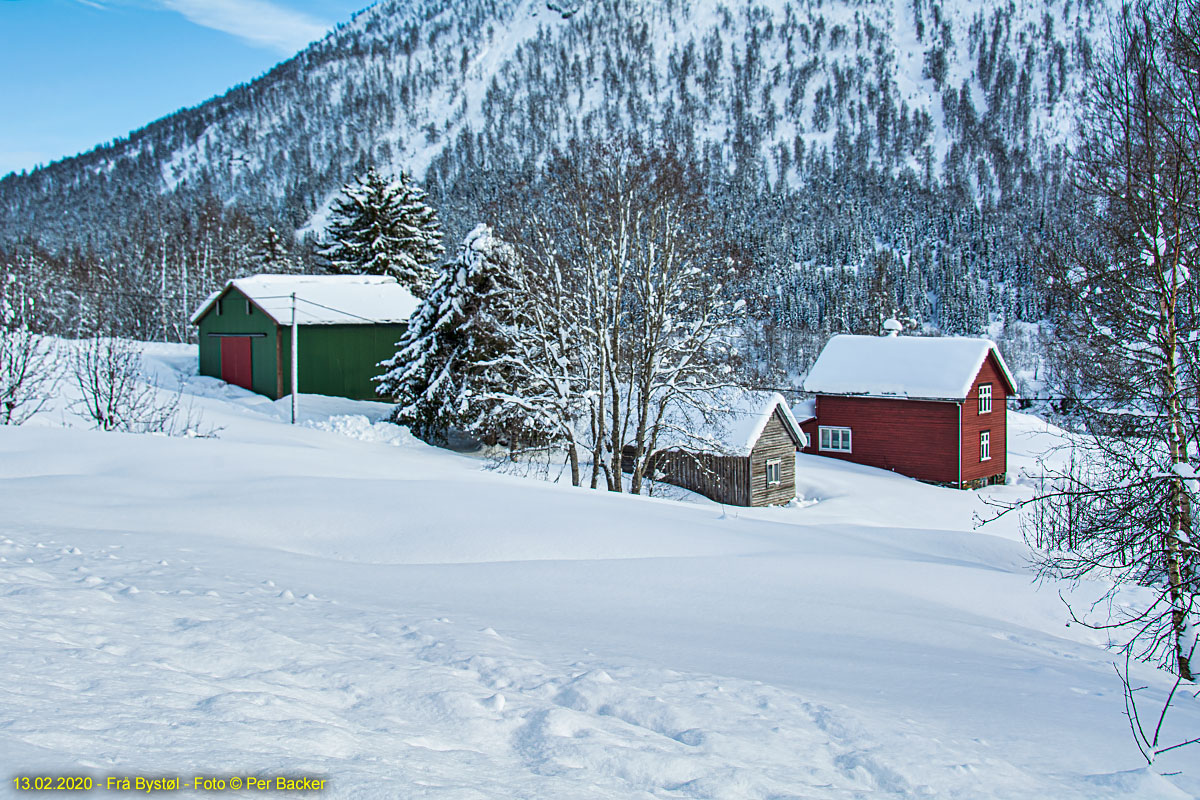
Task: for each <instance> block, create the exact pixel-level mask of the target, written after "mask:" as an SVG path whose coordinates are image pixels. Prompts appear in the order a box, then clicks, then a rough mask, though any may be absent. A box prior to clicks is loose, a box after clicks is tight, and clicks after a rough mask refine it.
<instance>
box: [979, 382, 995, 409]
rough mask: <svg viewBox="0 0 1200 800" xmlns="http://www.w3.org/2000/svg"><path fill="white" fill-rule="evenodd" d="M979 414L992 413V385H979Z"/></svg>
mask: <svg viewBox="0 0 1200 800" xmlns="http://www.w3.org/2000/svg"><path fill="white" fill-rule="evenodd" d="M979 413H980V414H990V413H992V385H991V384H990V383H981V384H979Z"/></svg>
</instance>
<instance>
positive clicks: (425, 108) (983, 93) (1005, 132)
mask: <svg viewBox="0 0 1200 800" xmlns="http://www.w3.org/2000/svg"><path fill="white" fill-rule="evenodd" d="M1103 18H1104V6H1103V5H1102V3H1101V2H1100V0H1078V1H1073V0H1065V2H1064V1H1063V0H1037V1H1036V2H1029V3H1013V2H1011V0H984V2H971V3H967V2H954V1H953V0H951V1H950V2H942V1H939V0H911V1H909V0H786V1H785V2H775V3H722V2H717V1H716V0H657V1H655V2H647V1H646V0H576V2H572V3H562V2H551V3H546V2H545V1H544V0H466V1H465V2H451V1H450V0H385V2H381V3H379V4H377V5H375V6H372V7H371V8H368V9H367V10H365V11H363V12H361V13H359V14H358V15H356V16H355V17H354V18H353V19H352V20H351V21H350V22H348V23H346V24H344V25H342V26H340V27H338V28H337V29H336V30H335V31H333V32H332V33H330V34H329V35H328V36H327V37H326V38H325V39H324V40H323V41H320V42H318V43H315V44H313V45H312V46H311V47H309V48H308V49H306V50H304V51H303V52H301V53H300V54H298V55H297V56H296V57H295V58H293V59H291V60H289V61H287V62H285V63H283V64H281V65H279V66H278V67H277V68H275V69H274V70H272V71H271V72H269V73H268V74H266V75H264V76H263V77H261V78H259V79H258V80H256V81H253V82H251V83H248V84H245V85H241V86H238V87H235V88H233V89H231V90H230V91H229V92H228V93H226V94H225V95H224V96H222V97H219V98H215V99H213V100H211V101H209V102H207V103H205V104H203V105H201V106H199V107H197V108H193V109H187V110H183V111H180V112H178V113H176V114H173V115H171V116H169V117H166V118H164V119H162V120H159V121H157V122H155V123H153V124H151V125H149V126H147V127H145V128H143V129H141V130H138V131H136V132H134V133H133V134H131V135H130V136H129V137H128V138H127V139H123V140H119V141H116V142H113V143H111V144H109V145H106V146H102V147H98V148H97V149H95V150H93V151H91V152H89V153H87V154H84V155H81V156H78V157H76V158H72V159H65V160H63V161H60V162H57V163H55V164H52V165H50V166H49V167H46V168H43V169H40V170H37V171H35V172H33V173H32V174H30V175H11V176H9V177H7V178H6V179H5V180H4V181H3V182H0V227H2V229H3V230H4V232H5V233H7V234H9V235H11V234H13V233H15V232H18V231H21V230H23V229H27V230H32V231H33V232H34V233H35V234H37V235H38V236H40V237H44V238H46V239H47V240H49V241H54V240H55V239H57V238H60V237H61V238H63V239H66V240H74V239H77V238H78V234H79V231H78V230H77V229H75V230H68V229H67V228H65V227H59V226H56V224H55V222H54V220H56V219H61V218H62V214H61V213H59V212H61V211H62V210H63V209H64V208H65V209H70V210H72V211H73V212H75V213H74V214H71V215H69V216H70V217H72V218H75V214H79V213H82V214H83V215H84V216H85V218H87V217H94V218H95V220H96V221H99V220H102V219H106V218H107V217H108V215H110V214H113V213H115V209H114V205H115V204H116V203H117V202H118V201H121V202H124V203H128V201H129V200H133V205H134V206H135V207H136V206H138V205H139V204H140V203H144V202H146V201H147V199H148V198H149V197H151V196H153V195H156V194H161V193H164V192H171V191H173V190H180V189H182V190H186V191H191V192H205V193H213V194H215V195H216V196H218V197H219V198H221V199H222V200H223V201H226V202H233V201H236V202H238V203H240V204H242V205H244V206H246V207H248V208H252V209H256V210H258V211H266V210H269V211H271V212H274V213H278V214H281V215H283V216H285V217H287V218H288V219H289V220H291V221H292V222H293V223H295V224H296V226H297V227H301V226H303V225H305V224H306V223H308V222H309V221H310V218H311V217H312V215H313V214H314V212H318V211H319V210H320V209H322V208H324V207H325V205H326V203H327V202H328V200H329V198H330V196H331V194H332V193H333V192H334V191H335V190H336V189H337V188H338V187H339V186H340V185H341V184H342V183H343V182H344V181H345V180H346V179H347V178H348V177H350V176H351V175H352V174H354V173H355V172H356V171H360V170H361V169H362V168H363V167H364V166H365V165H366V164H368V163H375V164H378V165H380V166H383V167H390V168H392V169H393V170H396V171H398V170H402V169H403V170H407V171H409V172H410V173H412V174H414V175H415V176H416V177H418V178H419V179H421V178H423V179H425V180H426V181H428V182H432V183H437V184H439V185H442V186H447V187H448V186H449V185H451V183H452V182H453V179H454V178H455V177H457V176H458V175H460V174H461V173H462V172H464V171H467V170H470V169H473V168H479V167H481V166H491V165H495V164H497V163H505V164H509V165H519V164H523V163H527V162H528V161H529V160H530V159H537V158H538V157H540V156H542V155H544V154H545V153H546V152H547V151H548V150H549V149H550V148H552V147H554V146H556V145H560V144H562V143H563V142H564V141H565V140H567V139H568V138H569V137H572V136H581V135H587V134H593V135H599V136H604V135H612V134H616V133H618V132H626V131H632V132H635V133H637V134H640V135H642V136H644V137H646V138H647V139H649V140H656V141H670V142H675V143H680V144H685V145H687V146H690V147H692V148H694V149H695V150H696V151H698V152H703V153H705V154H707V155H708V156H709V157H710V158H712V159H715V160H717V161H719V162H720V163H722V164H723V165H725V166H726V167H728V168H729V169H756V168H761V169H762V171H763V173H764V179H765V180H766V181H768V182H771V183H774V182H777V181H779V180H780V179H781V178H782V179H785V180H786V181H787V182H789V183H791V184H798V183H799V182H800V181H801V180H802V178H803V173H804V166H803V163H804V160H805V159H806V158H811V157H812V154H813V153H819V152H825V153H827V154H828V155H829V156H830V157H831V158H833V159H835V160H845V159H858V160H860V161H867V162H870V163H877V164H881V165H884V166H887V167H889V168H892V169H903V168H911V169H913V170H914V171H915V172H917V173H918V174H921V173H922V172H923V171H933V172H935V173H940V172H943V171H946V170H949V171H955V170H959V171H961V172H962V173H963V177H964V178H965V179H966V180H967V181H968V182H969V183H970V184H971V188H972V189H973V190H975V191H979V190H981V189H984V190H993V191H999V192H1002V191H1005V190H1012V189H1013V188H1014V183H1015V182H1019V181H1020V174H1019V173H1020V170H1021V169H1022V168H1028V167H1029V166H1031V165H1033V164H1036V163H1038V162H1040V161H1041V160H1043V159H1045V158H1046V157H1047V155H1048V152H1049V150H1050V149H1051V148H1053V147H1054V146H1055V145H1056V144H1059V143H1061V142H1062V141H1063V139H1064V136H1065V135H1066V134H1067V133H1068V132H1069V124H1070V120H1071V118H1072V114H1071V101H1070V97H1071V94H1072V89H1073V88H1074V87H1075V85H1076V84H1077V82H1078V79H1079V77H1080V76H1081V75H1082V74H1084V73H1085V72H1086V70H1087V68H1088V66H1089V64H1090V61H1091V58H1092V55H1091V54H1092V50H1093V48H1094V46H1095V45H1094V44H1093V40H1094V38H1095V37H1096V34H1097V32H1098V31H1099V30H1101V29H1102V28H1103V25H1102V24H1101V23H1102V21H1103ZM427 173H432V174H427ZM106 201H107V202H106ZM92 204H95V205H96V206H97V207H96V208H95V209H92V213H90V214H89V213H88V211H87V210H86V209H85V207H86V206H89V205H92ZM318 219H319V217H318ZM66 224H67V225H69V224H70V223H66Z"/></svg>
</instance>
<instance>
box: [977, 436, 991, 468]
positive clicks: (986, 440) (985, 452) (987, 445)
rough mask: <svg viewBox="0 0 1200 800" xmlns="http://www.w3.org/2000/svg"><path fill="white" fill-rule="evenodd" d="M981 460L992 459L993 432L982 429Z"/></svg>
mask: <svg viewBox="0 0 1200 800" xmlns="http://www.w3.org/2000/svg"><path fill="white" fill-rule="evenodd" d="M979 460H980V461H991V460H992V432H991V431H980V432H979Z"/></svg>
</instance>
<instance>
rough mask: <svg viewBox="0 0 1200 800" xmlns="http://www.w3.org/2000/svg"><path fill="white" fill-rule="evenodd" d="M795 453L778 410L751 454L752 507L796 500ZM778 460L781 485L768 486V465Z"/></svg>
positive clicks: (790, 435) (792, 441)
mask: <svg viewBox="0 0 1200 800" xmlns="http://www.w3.org/2000/svg"><path fill="white" fill-rule="evenodd" d="M796 449H797V442H796V440H795V439H794V438H792V434H791V433H790V432H789V431H788V428H787V425H786V424H785V423H784V421H783V418H782V417H781V416H780V412H779V409H778V408H776V409H775V410H774V411H773V412H772V413H771V419H770V421H769V422H767V425H766V427H765V428H763V432H762V434H761V435H760V436H759V437H758V441H757V442H755V443H754V449H752V450H751V451H750V503H749V505H752V506H777V505H783V504H784V503H787V502H789V501H791V500H792V499H793V498H794V497H795V496H796ZM773 458H778V459H779V483H778V484H776V485H775V486H769V485H767V461H769V460H771V459H773Z"/></svg>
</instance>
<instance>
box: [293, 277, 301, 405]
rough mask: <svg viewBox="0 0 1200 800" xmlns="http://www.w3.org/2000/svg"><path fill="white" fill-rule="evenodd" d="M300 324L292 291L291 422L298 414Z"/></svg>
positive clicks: (294, 295)
mask: <svg viewBox="0 0 1200 800" xmlns="http://www.w3.org/2000/svg"><path fill="white" fill-rule="evenodd" d="M299 369H300V326H299V325H298V324H296V293H295V292H292V424H293V425H295V424H296V417H298V416H299V415H300V400H299V394H300V372H299Z"/></svg>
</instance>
